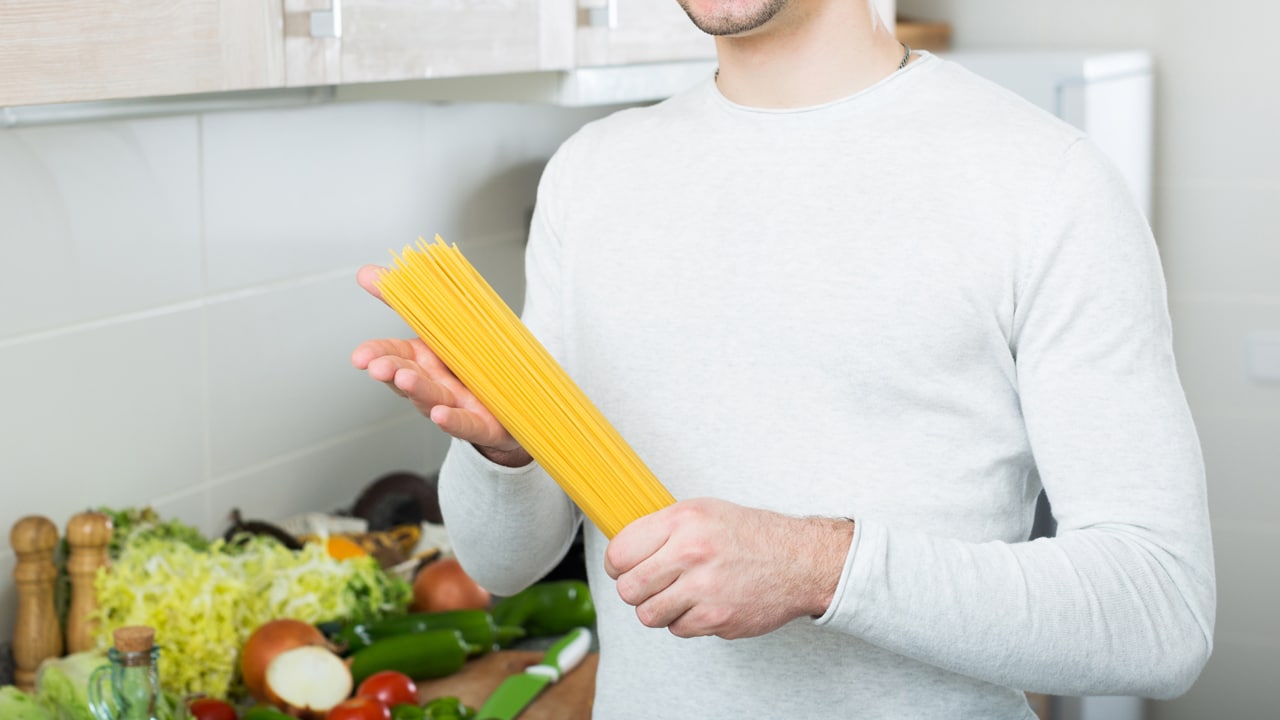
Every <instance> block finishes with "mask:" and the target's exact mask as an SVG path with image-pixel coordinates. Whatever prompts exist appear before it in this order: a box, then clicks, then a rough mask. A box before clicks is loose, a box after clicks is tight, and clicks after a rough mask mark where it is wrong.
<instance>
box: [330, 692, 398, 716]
mask: <svg viewBox="0 0 1280 720" xmlns="http://www.w3.org/2000/svg"><path fill="white" fill-rule="evenodd" d="M324 720H391V711H390V710H388V709H387V706H386V705H383V704H382V701H381V700H378V699H375V698H371V697H353V698H351V699H350V700H344V701H342V704H340V705H336V706H334V708H333V709H332V710H330V711H329V714H328V715H325V716H324Z"/></svg>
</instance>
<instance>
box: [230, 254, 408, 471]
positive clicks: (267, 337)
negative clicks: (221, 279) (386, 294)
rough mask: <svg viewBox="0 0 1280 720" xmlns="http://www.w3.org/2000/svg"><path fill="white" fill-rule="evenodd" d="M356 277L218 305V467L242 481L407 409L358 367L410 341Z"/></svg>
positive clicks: (342, 275)
mask: <svg viewBox="0 0 1280 720" xmlns="http://www.w3.org/2000/svg"><path fill="white" fill-rule="evenodd" d="M406 332H407V331H406V330H405V329H404V324H403V322H401V321H400V319H399V317H398V316H397V315H396V314H395V313H394V312H392V311H391V310H390V309H388V308H387V307H386V306H385V305H383V304H382V303H380V302H378V301H377V300H375V299H374V298H372V297H371V296H369V295H368V294H367V293H365V291H364V290H362V289H361V288H360V287H359V286H358V285H357V284H356V282H355V268H354V267H352V268H350V269H348V270H344V271H342V272H339V273H337V274H336V275H326V276H321V277H319V278H316V279H312V280H308V281H306V282H300V283H298V284H291V285H286V286H279V287H274V286H273V287H271V288H269V289H262V290H261V291H255V292H252V293H246V294H244V295H240V296H235V297H233V298H230V299H226V300H221V299H220V300H216V301H213V302H211V303H210V304H209V308H208V339H209V348H208V352H209V383H210V386H211V387H214V388H224V389H225V391H223V392H215V393H213V394H212V395H211V397H210V398H209V452H210V467H211V471H212V473H213V475H214V476H215V477H218V476H221V475H225V474H228V473H232V472H236V471H239V470H241V469H243V468H244V467H246V466H249V465H254V464H258V463H261V462H264V461H266V460H269V459H270V458H273V457H275V456H277V455H281V454H283V453H287V452H289V451H290V450H292V449H294V448H298V447H305V446H307V445H309V444H311V443H313V442H314V440H315V438H328V437H334V436H337V435H344V434H347V433H350V432H352V431H353V430H355V429H357V428H360V427H362V426H364V425H367V424H369V423H373V422H377V421H379V420H381V419H384V418H386V417H387V416H389V415H391V414H394V413H401V412H404V411H405V408H404V407H403V406H402V404H401V403H398V402H396V400H397V399H398V398H396V397H395V396H394V395H393V394H392V393H390V392H376V393H375V392H370V390H371V389H380V388H379V387H378V386H376V385H375V384H374V383H372V382H371V381H370V380H369V379H368V378H367V377H366V376H364V375H363V374H362V373H360V372H358V371H357V370H355V369H354V368H353V367H352V366H351V362H350V355H351V351H352V350H353V349H355V347H356V345H358V344H359V343H360V342H361V341H362V340H365V339H367V338H368V337H383V336H386V335H396V336H398V335H403V334H405V333H406Z"/></svg>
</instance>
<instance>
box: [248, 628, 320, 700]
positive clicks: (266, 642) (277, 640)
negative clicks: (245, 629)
mask: <svg viewBox="0 0 1280 720" xmlns="http://www.w3.org/2000/svg"><path fill="white" fill-rule="evenodd" d="M312 645H318V646H321V647H324V648H328V646H329V643H328V641H326V640H325V637H324V634H323V633H321V632H320V630H319V629H318V628H316V626H314V625H312V624H311V623H307V622H303V621H301V620H293V619H290V618H281V619H279V620H270V621H267V622H265V623H263V624H262V625H259V626H258V628H257V629H256V630H254V631H253V633H252V634H251V635H249V640H248V642H246V643H245V644H244V649H243V650H242V651H241V652H240V675H241V677H243V678H244V684H245V687H246V688H248V690H249V694H250V695H252V696H253V699H254V700H257V701H259V702H270V701H269V700H268V699H267V688H266V677H267V667H268V666H270V665H271V661H272V660H274V659H275V658H276V656H277V655H279V654H280V653H283V652H285V651H288V650H293V649H294V648H300V647H308V646H312Z"/></svg>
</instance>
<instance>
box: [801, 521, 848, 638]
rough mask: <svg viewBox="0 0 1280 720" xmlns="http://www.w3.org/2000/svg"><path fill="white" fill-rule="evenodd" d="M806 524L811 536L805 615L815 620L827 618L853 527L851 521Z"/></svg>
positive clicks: (809, 522) (838, 582) (842, 570)
mask: <svg viewBox="0 0 1280 720" xmlns="http://www.w3.org/2000/svg"><path fill="white" fill-rule="evenodd" d="M805 522H806V523H808V525H809V530H810V532H811V533H812V534H811V537H810V541H811V544H810V545H809V547H810V548H811V550H812V554H811V555H810V557H811V558H812V563H811V564H810V565H809V573H810V577H809V578H808V582H807V585H808V587H809V588H811V589H812V592H810V593H809V594H808V595H807V598H806V604H805V614H807V615H809V616H810V617H814V618H818V617H822V616H823V615H825V614H826V612H827V610H828V609H829V608H830V607H831V603H832V601H834V599H835V595H836V587H837V586H838V585H839V584H840V576H841V575H842V574H843V573H844V563H845V559H846V558H847V557H848V555H849V546H850V545H851V544H852V543H853V533H854V531H855V529H856V524H855V523H854V520H853V518H829V517H811V518H806V519H805Z"/></svg>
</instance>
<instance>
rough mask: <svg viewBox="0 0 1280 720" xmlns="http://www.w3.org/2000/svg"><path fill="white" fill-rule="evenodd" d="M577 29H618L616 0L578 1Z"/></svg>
mask: <svg viewBox="0 0 1280 720" xmlns="http://www.w3.org/2000/svg"><path fill="white" fill-rule="evenodd" d="M578 27H592V28H608V29H610V30H613V29H616V28H617V27H618V1H617V0H578Z"/></svg>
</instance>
